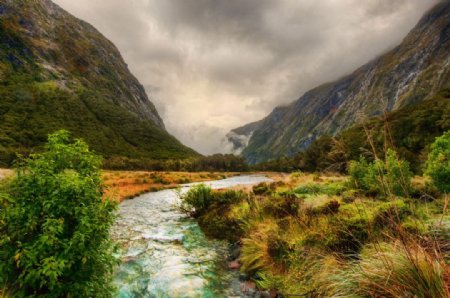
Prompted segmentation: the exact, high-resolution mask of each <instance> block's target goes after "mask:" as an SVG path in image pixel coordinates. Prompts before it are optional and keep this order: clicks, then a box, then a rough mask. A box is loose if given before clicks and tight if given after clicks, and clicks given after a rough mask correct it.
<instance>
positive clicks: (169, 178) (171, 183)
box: [102, 171, 239, 202]
mask: <svg viewBox="0 0 450 298" xmlns="http://www.w3.org/2000/svg"><path fill="white" fill-rule="evenodd" d="M238 174H239V173H218V172H214V173H210V172H198V173H189V172H144V171H104V172H103V175H102V178H103V183H104V186H105V188H106V191H105V198H112V199H115V200H117V201H119V202H122V201H124V200H126V199H130V198H134V197H136V196H138V195H140V194H143V193H146V192H154V191H159V190H163V189H171V188H176V187H177V186H179V185H181V184H186V183H192V182H201V181H211V180H219V179H224V178H226V177H231V176H236V175H238Z"/></svg>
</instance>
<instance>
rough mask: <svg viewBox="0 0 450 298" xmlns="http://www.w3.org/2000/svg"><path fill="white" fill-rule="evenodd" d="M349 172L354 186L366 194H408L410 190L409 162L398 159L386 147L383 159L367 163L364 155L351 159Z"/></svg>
mask: <svg viewBox="0 0 450 298" xmlns="http://www.w3.org/2000/svg"><path fill="white" fill-rule="evenodd" d="M349 174H350V176H351V179H352V180H351V181H352V183H353V184H354V186H355V187H357V188H359V189H362V190H364V191H365V192H366V193H367V194H372V195H382V196H386V197H387V196H390V195H396V196H408V195H409V193H410V191H411V178H412V173H411V171H410V170H409V164H408V162H406V161H403V160H400V159H399V158H398V157H397V154H396V153H395V151H393V150H391V149H388V151H387V153H386V159H385V161H382V160H380V159H377V160H375V161H374V162H373V163H368V162H367V161H366V159H365V158H364V157H361V158H360V160H359V161H351V162H350V165H349Z"/></svg>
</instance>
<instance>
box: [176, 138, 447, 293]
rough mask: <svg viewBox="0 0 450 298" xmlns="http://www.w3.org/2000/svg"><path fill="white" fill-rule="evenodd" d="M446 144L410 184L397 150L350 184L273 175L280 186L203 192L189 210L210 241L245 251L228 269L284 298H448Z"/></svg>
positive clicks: (357, 171)
mask: <svg viewBox="0 0 450 298" xmlns="http://www.w3.org/2000/svg"><path fill="white" fill-rule="evenodd" d="M449 137H450V135H449V134H447V135H446V136H445V137H443V138H442V139H441V143H440V144H439V145H435V146H434V147H432V152H436V153H437V154H435V155H434V156H433V154H430V158H429V160H428V163H427V169H426V172H427V173H428V174H429V175H428V176H425V177H412V173H411V171H410V169H409V166H408V163H406V162H404V161H402V160H400V159H399V158H398V157H397V155H396V154H395V152H393V151H392V150H390V151H388V152H387V153H386V155H385V156H384V157H383V159H377V160H376V161H375V162H372V163H371V162H367V161H365V160H364V159H361V160H360V161H359V162H356V161H354V162H351V163H350V165H349V169H350V176H339V175H336V176H333V175H323V174H322V175H319V174H303V173H300V172H298V173H292V174H290V175H281V174H280V175H272V178H275V182H273V183H270V184H265V183H263V184H259V185H256V186H254V187H253V188H252V189H251V190H249V189H234V190H222V191H220V190H219V191H214V190H211V189H210V188H208V187H206V186H198V187H196V188H193V189H192V190H191V191H189V192H188V193H187V194H186V195H184V196H183V204H182V209H183V210H185V211H186V212H188V213H189V214H191V215H192V216H193V217H195V218H196V219H197V220H198V222H199V224H200V226H201V227H202V229H203V231H204V232H205V234H206V235H208V236H210V237H213V238H219V239H225V240H228V241H230V243H233V244H234V246H233V247H236V246H237V247H239V249H238V251H237V252H236V251H234V252H233V254H232V255H234V256H235V257H236V259H235V260H233V262H232V263H231V264H230V267H231V268H234V269H236V268H239V270H240V271H241V272H242V273H243V274H245V276H247V278H248V280H249V282H250V283H254V284H255V285H256V286H257V287H258V288H260V289H265V290H269V289H270V290H273V291H276V292H278V293H279V294H281V295H282V296H283V297H298V296H300V297H303V296H304V297H430V298H431V297H448V296H449V294H450V284H449V282H450V267H449V261H450V237H449V235H450V233H449V229H450V216H449V214H448V212H447V209H448V203H449V197H448V195H446V193H448V191H447V189H448V187H449V186H450V180H449V176H450V172H449V169H448V164H449V163H448V158H449V155H448V146H447V145H446V144H447V143H446V142H447V139H448V138H449ZM444 143H445V144H444ZM436 144H437V143H436ZM445 148H446V149H445ZM445 150H447V151H445Z"/></svg>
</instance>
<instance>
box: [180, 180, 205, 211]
mask: <svg viewBox="0 0 450 298" xmlns="http://www.w3.org/2000/svg"><path fill="white" fill-rule="evenodd" d="M181 199H182V205H181V208H182V209H183V210H184V211H186V212H189V213H191V214H192V216H194V217H198V216H200V215H202V214H204V213H205V212H206V211H207V210H208V208H209V207H210V206H211V203H212V189H211V187H209V186H206V185H205V184H203V183H202V184H198V185H195V186H193V187H192V188H191V189H189V190H188V192H187V193H186V194H184V195H182V196H181Z"/></svg>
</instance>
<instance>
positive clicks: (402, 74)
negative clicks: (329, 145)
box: [228, 0, 450, 164]
mask: <svg viewBox="0 0 450 298" xmlns="http://www.w3.org/2000/svg"><path fill="white" fill-rule="evenodd" d="M449 63H450V1H448V0H445V1H442V2H440V3H439V4H437V5H436V6H435V7H434V8H433V9H431V10H430V11H429V12H428V13H426V14H425V16H424V17H423V18H422V19H421V20H420V22H419V23H418V24H417V25H416V27H415V28H413V30H412V31H411V32H410V33H409V34H408V35H407V36H406V37H405V39H404V40H403V42H402V43H401V44H400V45H399V46H397V47H396V48H394V49H393V50H391V51H389V52H387V53H385V54H383V55H381V56H379V57H378V58H376V59H374V60H373V61H371V62H369V63H368V64H366V65H364V66H362V67H360V68H359V69H357V70H356V71H355V72H353V73H352V74H350V75H347V76H344V77H343V78H341V79H339V80H337V81H335V82H331V83H326V84H324V85H322V86H319V87H317V88H315V89H313V90H311V91H308V92H306V93H305V94H304V95H303V96H302V97H300V98H299V99H298V100H297V101H295V102H293V103H292V104H290V105H288V106H283V107H277V108H275V109H274V110H273V112H272V113H271V114H270V115H268V116H267V117H266V118H264V119H263V120H261V121H260V122H258V125H256V126H255V125H251V127H252V128H253V131H251V130H249V129H242V128H240V130H243V131H245V134H244V135H242V134H240V133H239V129H238V130H233V131H232V132H231V133H230V134H229V135H228V137H229V140H230V141H231V142H232V143H233V144H238V142H237V141H236V140H237V139H239V138H243V137H249V136H250V139H249V140H248V145H247V144H245V143H244V146H245V145H246V146H245V148H243V146H241V147H240V148H239V146H237V147H236V146H235V149H236V150H243V151H242V155H243V156H244V157H245V158H246V160H247V161H248V162H250V163H253V164H254V163H259V162H264V161H268V160H271V159H276V158H279V157H282V156H292V155H294V154H296V153H298V152H300V151H304V150H306V149H307V148H308V147H309V146H310V145H311V144H312V143H313V142H314V140H316V139H318V138H319V137H320V136H322V135H336V134H338V133H339V132H341V131H343V130H345V129H346V128H348V127H350V126H352V125H353V124H355V123H361V122H364V121H365V120H366V119H368V118H370V117H375V116H378V115H381V114H383V112H384V111H395V110H397V109H400V108H402V107H405V106H408V105H411V104H415V103H418V102H421V101H425V100H428V99H431V98H433V97H434V95H436V94H437V93H438V92H439V91H440V90H442V89H445V88H446V87H448V86H450V72H449ZM245 127H246V126H244V128H245ZM247 128H248V127H247Z"/></svg>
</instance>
